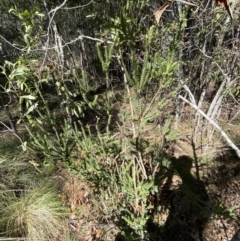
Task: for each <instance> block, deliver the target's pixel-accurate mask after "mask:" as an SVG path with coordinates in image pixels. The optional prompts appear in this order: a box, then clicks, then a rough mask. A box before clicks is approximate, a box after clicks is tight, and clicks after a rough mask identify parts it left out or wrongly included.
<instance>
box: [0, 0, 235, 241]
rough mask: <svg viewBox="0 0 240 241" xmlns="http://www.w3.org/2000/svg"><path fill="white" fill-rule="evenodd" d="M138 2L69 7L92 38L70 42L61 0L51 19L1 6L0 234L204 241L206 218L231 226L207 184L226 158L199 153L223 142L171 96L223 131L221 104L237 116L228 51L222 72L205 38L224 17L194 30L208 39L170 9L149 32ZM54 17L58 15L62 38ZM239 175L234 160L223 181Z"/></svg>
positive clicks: (193, 17)
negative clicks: (4, 44)
mask: <svg viewBox="0 0 240 241" xmlns="http://www.w3.org/2000/svg"><path fill="white" fill-rule="evenodd" d="M110 2H111V1H110ZM147 2H149V1H136V2H135V3H133V2H132V1H121V3H118V4H116V9H113V8H112V5H111V4H109V5H108V3H107V4H106V3H105V1H104V3H102V2H100V3H98V4H100V6H101V8H100V10H99V12H97V11H96V9H95V7H94V6H95V5H92V4H90V3H89V7H87V6H88V5H87V6H86V9H87V11H86V12H84V11H82V10H81V13H82V14H84V16H85V15H86V16H85V17H86V19H90V20H89V25H87V24H86V22H84V23H82V22H81V21H79V24H83V26H84V30H88V31H89V33H90V34H92V36H95V37H91V36H90V37H89V36H85V35H84V34H82V33H81V32H79V33H80V35H79V36H78V37H77V38H75V37H76V36H72V35H73V32H71V31H70V27H69V28H68V27H67V24H68V22H69V24H70V23H71V24H75V22H74V20H73V19H72V16H69V12H68V11H70V7H71V6H74V1H73V2H72V1H70V2H69V9H68V11H66V12H65V11H64V8H63V9H61V7H60V8H59V9H54V10H52V12H54V13H55V14H56V19H55V18H54V16H52V18H51V13H52V12H51V11H49V10H48V7H49V8H52V3H51V4H50V3H48V4H46V2H45V1H43V3H45V5H44V4H43V6H42V5H41V4H39V5H36V7H35V8H31V9H28V8H27V6H26V9H21V8H22V7H21V6H18V7H15V8H10V7H9V9H10V11H9V19H11V21H10V22H11V23H12V21H13V20H14V21H16V22H17V25H18V26H19V29H20V30H19V31H18V32H17V33H18V36H15V39H14V41H16V42H17V44H16V46H20V47H21V48H20V47H17V48H18V49H21V54H18V55H17V57H14V58H12V59H10V58H9V59H8V58H6V60H5V61H4V63H2V75H3V78H2V79H1V80H0V81H1V82H0V87H1V99H0V100H1V113H0V114H1V127H2V129H1V131H2V132H1V134H0V135H1V139H2V141H1V143H0V201H1V202H0V203H1V204H0V237H1V238H6V240H9V239H12V240H18V239H20V240H33V241H34V240H63V241H65V240H76V241H77V240H116V241H117V240H118V241H120V240H163V241H164V240H207V237H210V236H211V235H209V234H208V233H207V232H206V230H210V229H211V227H210V228H209V227H208V224H209V223H210V224H212V223H214V221H212V220H220V219H221V220H222V219H223V220H227V222H230V223H231V222H232V223H234V225H237V224H238V223H239V222H238V221H239V220H238V211H237V206H236V205H237V204H236V203H234V201H233V202H232V201H231V202H222V199H221V197H219V192H220V191H219V190H220V185H219V186H218V184H219V183H220V182H221V181H220V180H222V179H221V178H219V175H220V174H219V173H221V170H222V169H221V166H222V165H225V163H224V161H223V162H221V160H220V157H219V156H222V157H223V159H226V158H230V159H231V160H238V157H235V156H233V155H230V157H229V156H227V155H226V153H228V152H227V151H228V150H227V151H226V152H223V153H222V155H219V153H214V154H212V153H211V151H212V150H214V151H216V152H217V151H218V147H219V145H220V144H221V145H222V143H224V141H225V140H222V139H221V136H220V135H219V133H216V131H215V129H214V128H212V126H210V125H208V123H207V122H206V121H205V120H204V119H203V118H202V116H201V115H199V114H198V112H195V111H193V110H192V109H191V108H188V107H187V106H186V105H185V103H182V102H181V101H180V98H179V96H182V97H184V98H188V97H189V99H190V100H191V103H192V104H196V103H195V101H196V102H197V106H198V108H199V109H202V110H204V111H205V112H207V114H208V116H209V118H211V119H212V120H213V122H217V120H218V117H220V119H221V121H222V122H220V125H222V126H224V124H225V125H228V123H227V121H229V122H231V121H233V120H235V119H238V116H237V115H236V113H234V114H233V113H232V112H228V109H229V107H228V106H227V107H225V106H224V103H226V102H227V101H229V102H231V103H235V104H234V108H233V109H235V110H237V109H238V102H237V99H238V89H237V88H235V87H234V86H236V85H237V77H236V74H235V72H234V73H233V72H231V74H232V75H231V77H228V76H227V74H226V73H225V71H227V70H228V69H229V68H230V67H229V66H231V64H234V63H235V61H236V59H237V58H238V57H237V56H236V55H234V54H233V53H228V56H226V58H228V57H229V56H230V55H231V54H232V57H234V58H235V59H232V62H231V63H228V67H229V68H228V67H226V68H224V67H225V66H224V67H222V68H221V60H222V59H223V56H224V53H223V54H222V55H221V51H220V47H221V48H223V47H222V45H221V44H222V43H218V42H217V40H216V39H215V38H216V36H217V35H218V34H219V35H221V34H220V33H219V31H220V30H219V28H220V27H219V24H220V23H221V24H222V23H223V22H224V21H223V19H213V20H212V21H211V24H209V23H208V22H207V21H206V25H205V26H204V27H205V28H210V25H211V26H212V27H211V28H212V29H213V30H211V31H212V32H211V34H210V35H211V36H210V37H209V35H208V34H207V33H206V31H205V30H204V28H203V25H202V23H201V26H200V27H198V28H196V29H194V31H193V34H190V32H189V29H191V26H196V25H195V24H196V23H198V22H199V21H200V20H199V18H198V16H197V13H196V12H194V11H193V9H192V8H191V7H189V6H187V7H186V6H185V7H184V6H182V7H181V8H178V13H175V15H173V16H170V17H169V14H168V13H166V16H165V17H166V19H165V20H164V18H163V23H162V24H161V25H158V26H157V25H156V24H155V23H154V22H153V19H152V15H150V14H149V13H148V10H147V6H148V5H147ZM6 3H7V1H6ZM105 4H106V5H107V7H109V9H108V8H104V7H103V6H105ZM199 4H200V3H199ZM7 6H9V5H8V4H6V6H5V7H7ZM45 8H46V9H45ZM9 9H8V10H9ZM44 9H45V10H46V11H47V14H43V13H42V12H44ZM58 10H59V11H60V12H61V14H63V15H64V17H65V19H66V22H64V23H63V25H64V27H65V28H64V29H62V33H61V34H60V32H59V31H60V30H59V29H58V28H57V23H56V22H55V21H57V20H59V19H61V14H60V15H58ZM73 11H74V10H73ZM106 11H109V15H107V14H106ZM118 11H119V13H120V14H119V15H118V14H117V12H118ZM209 11H210V10H209ZM90 13H94V14H95V15H94V14H93V15H90ZM100 13H101V14H102V15H101V14H100ZM136 13H138V15H136ZM210 13H212V12H211V11H210V12H208V11H207V12H206V13H205V14H210ZM144 14H145V15H146V16H145V19H144V20H142V18H141V16H143V15H144ZM73 15H74V16H75V18H76V19H78V17H79V19H81V16H79V15H78V12H75V11H74V12H73ZM13 16H14V17H13ZM103 16H105V17H103ZM136 16H137V17H136ZM207 16H208V15H207ZM49 19H50V20H49ZM86 19H85V20H84V21H87V20H86ZM93 19H95V21H96V23H98V22H99V25H98V26H99V29H98V27H95V25H94V24H93ZM103 20H104V21H103ZM205 20H207V17H206V19H205V18H204V21H205ZM48 21H49V22H48ZM76 21H77V20H76ZM236 21H237V20H236ZM47 23H49V24H47ZM224 24H228V23H224ZM11 26H12V25H11ZM83 26H82V27H83ZM93 26H94V27H93ZM58 27H59V26H58ZM12 28H14V27H13V26H12ZM60 29H61V26H60ZM93 29H94V31H93ZM86 32H87V31H86ZM46 33H47V34H46ZM205 36H207V37H206V43H204V45H205V47H202V45H201V44H200V45H198V41H199V42H201V41H200V40H201V39H204V37H205ZM64 37H65V38H66V39H67V40H68V41H67V42H68V43H65V42H64V41H63V38H64ZM73 37H74V38H75V40H71V41H70V39H72V38H73ZM225 37H226V36H225ZM187 38H188V39H189V41H188V40H187ZM66 39H65V40H66ZM10 40H11V39H9V41H10ZM90 41H92V42H90ZM207 41H208V42H207ZM219 41H220V40H219ZM190 42H191V43H190ZM223 42H224V41H223ZM12 46H14V45H12ZM213 46H214V47H213ZM199 47H202V48H203V49H200V50H199ZM79 49H80V50H79ZM223 49H224V51H225V53H226V52H227V51H228V47H225V48H223ZM79 51H80V57H79V56H78V53H79ZM204 51H205V52H204ZM214 51H215V52H214ZM36 52H37V53H38V54H35V53H36ZM210 54H212V55H211V56H210ZM215 57H216V58H215ZM213 58H215V59H213ZM229 58H230V57H229ZM209 59H211V61H212V62H213V64H212V65H210V63H209ZM229 61H230V60H229ZM199 63H201V64H200V65H199ZM208 65H209V66H208ZM206 69H209V71H206ZM229 75H230V73H229ZM192 79H195V82H194V81H192ZM210 80H214V83H211V81H210ZM217 97H218V98H219V99H218V98H217ZM181 100H182V99H181ZM213 103H214V105H212V104H213ZM213 106H214V107H213ZM206 110H208V111H206ZM221 110H223V111H222V112H221ZM216 116H218V117H216ZM226 116H228V117H226ZM227 134H228V135H232V134H231V130H229V132H227ZM218 139H220V141H219V142H218ZM238 139H239V136H238V134H236V135H235V136H234V141H235V143H237V142H238ZM186 143H187V144H186ZM210 149H211V150H210ZM209 150H210V151H209ZM222 163H224V164H222ZM206 166H207V167H208V168H207V169H208V170H207V171H206V169H205V167H206ZM229 166H230V165H229ZM211 168H213V169H214V168H215V169H216V170H217V172H216V173H215V172H212V169H211ZM238 168H239V166H238V163H237V161H236V162H235V161H234V162H233V164H232V169H231V170H232V171H233V174H230V171H229V176H228V179H227V180H228V182H229V185H230V184H231V182H233V180H237V178H238V174H239V172H237V171H236V170H238ZM223 169H224V168H223ZM224 170H225V169H224ZM234 170H235V171H234ZM208 171H209V172H208ZM215 180H217V184H216V183H214V182H215ZM210 182H213V184H214V187H213V186H211V185H212V183H210ZM224 192H225V191H223V193H224ZM224 195H225V194H224ZM220 196H221V195H220ZM234 227H236V226H234ZM212 229H214V228H212ZM220 231H221V230H220ZM220 231H219V233H220ZM1 238H0V239H1ZM212 240H214V239H212Z"/></svg>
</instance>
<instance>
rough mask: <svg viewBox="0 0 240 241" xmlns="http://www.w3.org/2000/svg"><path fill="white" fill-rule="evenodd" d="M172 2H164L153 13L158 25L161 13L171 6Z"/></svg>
mask: <svg viewBox="0 0 240 241" xmlns="http://www.w3.org/2000/svg"><path fill="white" fill-rule="evenodd" d="M171 3H172V1H167V2H165V3H164V4H163V5H162V6H161V7H160V8H158V9H157V10H155V11H154V15H155V19H156V22H157V23H159V21H160V18H161V16H162V14H163V12H164V11H165V10H166V9H167V7H169V6H170V5H171Z"/></svg>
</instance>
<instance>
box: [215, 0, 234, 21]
mask: <svg viewBox="0 0 240 241" xmlns="http://www.w3.org/2000/svg"><path fill="white" fill-rule="evenodd" d="M216 2H217V4H218V5H220V6H222V7H224V8H225V9H226V10H227V12H228V14H229V16H230V18H231V19H232V11H231V8H230V7H229V4H228V0H216Z"/></svg>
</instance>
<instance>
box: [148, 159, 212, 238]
mask: <svg viewBox="0 0 240 241" xmlns="http://www.w3.org/2000/svg"><path fill="white" fill-rule="evenodd" d="M192 163H193V160H192V159H191V158H190V157H188V156H181V157H179V158H178V159H176V158H172V159H171V168H170V170H169V174H168V177H167V180H166V182H165V184H164V185H163V186H162V187H161V192H160V194H159V197H158V205H161V206H162V208H163V209H168V217H167V219H166V222H165V224H164V225H163V226H162V227H161V228H160V229H159V231H158V235H159V236H160V237H161V238H160V240H162V241H171V240H178V241H181V240H182V241H194V240H201V241H202V240H203V230H204V228H205V226H206V224H207V222H208V220H209V218H210V215H211V202H210V198H209V195H208V193H207V191H206V188H205V184H204V183H203V182H202V181H201V180H199V179H198V178H197V177H195V176H194V175H193V174H192V173H191V168H192ZM175 174H176V175H177V176H178V177H179V178H180V180H179V181H180V184H178V183H177V184H176V180H175V179H174V175H175ZM149 227H152V224H150V225H149ZM149 231H150V230H149Z"/></svg>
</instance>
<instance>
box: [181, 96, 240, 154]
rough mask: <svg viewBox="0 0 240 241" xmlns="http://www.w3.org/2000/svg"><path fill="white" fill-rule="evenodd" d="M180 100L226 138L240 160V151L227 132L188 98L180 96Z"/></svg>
mask: <svg viewBox="0 0 240 241" xmlns="http://www.w3.org/2000/svg"><path fill="white" fill-rule="evenodd" d="M178 98H179V99H181V100H183V101H184V102H185V103H187V104H189V105H190V106H192V107H193V108H194V109H195V110H196V111H198V112H199V113H200V114H201V115H202V116H203V117H204V118H206V119H207V120H208V121H209V122H210V123H211V124H212V125H213V126H214V127H215V128H216V129H217V130H218V131H219V132H220V133H221V135H222V136H223V137H224V139H225V140H226V141H227V143H228V145H229V146H230V147H232V149H233V150H234V151H235V152H236V154H237V156H238V157H239V158H240V150H239V149H238V147H237V146H236V145H235V144H234V143H233V142H232V140H231V139H230V138H229V137H228V135H227V134H226V132H225V131H224V130H223V129H222V128H221V127H220V126H219V125H218V124H217V123H215V122H214V121H213V120H212V119H211V118H210V117H209V116H208V115H206V114H205V113H204V112H203V111H202V110H201V109H199V108H198V106H197V105H196V104H194V103H191V102H190V101H188V100H187V99H186V98H184V97H183V96H181V95H179V96H178Z"/></svg>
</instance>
